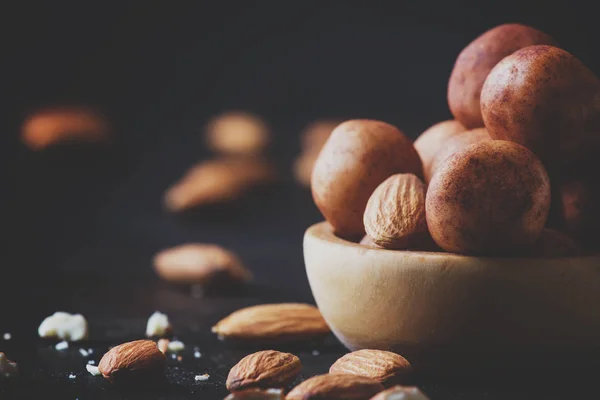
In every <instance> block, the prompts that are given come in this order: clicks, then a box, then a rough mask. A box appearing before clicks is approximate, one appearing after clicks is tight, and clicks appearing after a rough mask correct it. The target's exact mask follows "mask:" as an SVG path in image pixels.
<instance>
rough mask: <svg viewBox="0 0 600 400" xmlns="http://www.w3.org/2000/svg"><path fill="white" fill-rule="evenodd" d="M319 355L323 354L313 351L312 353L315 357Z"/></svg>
mask: <svg viewBox="0 0 600 400" xmlns="http://www.w3.org/2000/svg"><path fill="white" fill-rule="evenodd" d="M319 354H321V352H320V351H319V350H313V351H312V355H313V356H318V355H319Z"/></svg>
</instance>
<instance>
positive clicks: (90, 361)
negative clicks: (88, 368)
mask: <svg viewBox="0 0 600 400" xmlns="http://www.w3.org/2000/svg"><path fill="white" fill-rule="evenodd" d="M88 364H90V365H94V364H96V361H94V360H88Z"/></svg>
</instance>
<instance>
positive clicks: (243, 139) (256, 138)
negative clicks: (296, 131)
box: [205, 111, 271, 156]
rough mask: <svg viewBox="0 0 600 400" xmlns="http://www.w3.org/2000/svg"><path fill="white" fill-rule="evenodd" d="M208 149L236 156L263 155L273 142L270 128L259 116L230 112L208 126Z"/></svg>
mask: <svg viewBox="0 0 600 400" xmlns="http://www.w3.org/2000/svg"><path fill="white" fill-rule="evenodd" d="M205 140H206V144H207V145H208V147H209V148H210V149H211V150H212V151H214V152H216V153H221V154H230V155H235V156H244V155H253V154H260V153H263V152H264V151H265V150H266V149H267V147H268V146H269V144H270V142H271V132H270V128H269V126H268V124H267V122H266V121H265V120H263V119H262V118H261V117H259V116H258V115H254V114H251V113H248V112H244V111H229V112H226V113H223V114H221V115H217V116H215V117H213V118H212V119H211V120H210V121H209V122H208V124H207V126H206V131H205Z"/></svg>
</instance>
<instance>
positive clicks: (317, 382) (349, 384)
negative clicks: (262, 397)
mask: <svg viewBox="0 0 600 400" xmlns="http://www.w3.org/2000/svg"><path fill="white" fill-rule="evenodd" d="M383 389H384V388H383V386H382V385H381V383H379V382H377V381H376V380H374V379H370V378H365V377H364V376H358V375H351V374H324V375H317V376H313V377H312V378H309V379H307V380H305V381H304V382H302V383H301V384H299V385H298V386H296V387H295V388H294V389H292V391H291V392H289V393H288V395H287V396H286V397H285V398H286V400H313V399H314V400H316V399H328V400H338V399H339V400H369V399H370V398H371V397H373V396H374V395H376V394H377V393H379V392H381V391H382V390H383Z"/></svg>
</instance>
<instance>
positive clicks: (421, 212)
mask: <svg viewBox="0 0 600 400" xmlns="http://www.w3.org/2000/svg"><path fill="white" fill-rule="evenodd" d="M425 193H426V187H425V184H424V183H423V182H422V181H421V180H420V179H419V178H417V177H416V176H415V175H413V174H396V175H392V176H390V177H389V178H387V179H386V180H385V181H383V182H382V183H381V184H380V185H379V186H378V187H377V188H376V189H375V191H374V192H373V194H372V195H371V197H370V198H369V201H368V202H367V207H366V209H365V214H364V217H363V220H364V224H365V230H366V232H367V235H369V237H370V238H371V239H372V240H373V242H374V243H375V244H377V245H378V246H381V247H383V248H386V249H408V248H413V247H418V245H419V244H420V243H423V242H425V240H426V238H427V237H428V236H429V231H428V230H427V220H426V218H425Z"/></svg>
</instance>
